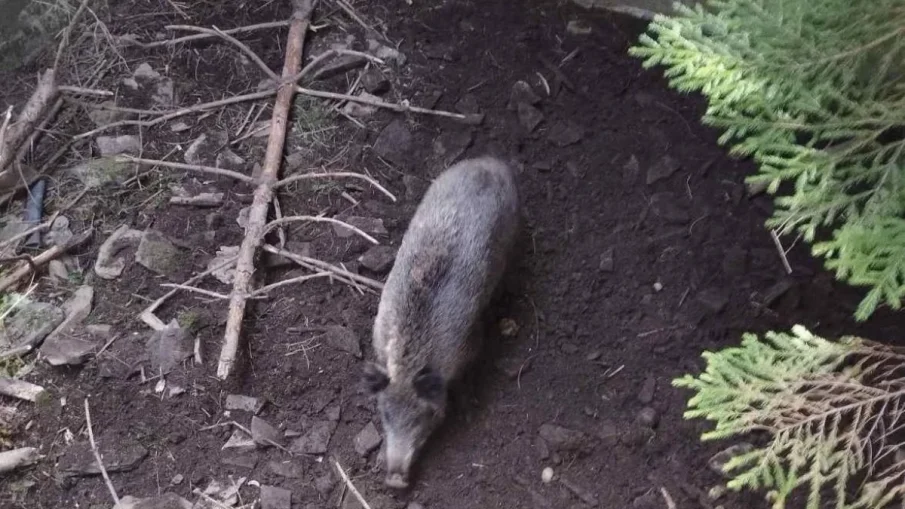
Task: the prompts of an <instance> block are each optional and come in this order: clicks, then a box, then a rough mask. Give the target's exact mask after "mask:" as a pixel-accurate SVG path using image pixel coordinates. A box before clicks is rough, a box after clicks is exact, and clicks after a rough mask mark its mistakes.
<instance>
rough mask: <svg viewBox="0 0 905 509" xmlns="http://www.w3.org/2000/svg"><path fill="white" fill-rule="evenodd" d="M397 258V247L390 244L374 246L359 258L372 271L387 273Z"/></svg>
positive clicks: (362, 264) (363, 265)
mask: <svg viewBox="0 0 905 509" xmlns="http://www.w3.org/2000/svg"><path fill="white" fill-rule="evenodd" d="M395 260H396V249H394V248H392V247H390V246H374V247H372V248H371V249H368V250H367V251H365V254H363V255H361V256H360V257H359V258H358V263H360V264H361V266H362V267H364V268H366V269H368V270H370V271H371V272H376V273H378V274H385V273H386V272H388V271H389V270H390V269H391V268H392V267H393V262H394V261H395Z"/></svg>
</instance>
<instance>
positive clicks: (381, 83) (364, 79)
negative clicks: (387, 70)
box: [361, 67, 390, 95]
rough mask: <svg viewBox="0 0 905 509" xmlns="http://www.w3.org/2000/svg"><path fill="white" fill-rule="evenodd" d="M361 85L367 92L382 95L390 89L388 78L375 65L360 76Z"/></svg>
mask: <svg viewBox="0 0 905 509" xmlns="http://www.w3.org/2000/svg"><path fill="white" fill-rule="evenodd" d="M361 86H362V87H363V88H364V89H365V90H366V91H367V92H368V93H369V94H374V95H382V94H385V93H387V92H389V91H390V80H388V79H387V77H386V76H385V75H384V74H383V73H382V72H381V71H380V69H378V68H376V67H371V68H370V69H368V70H367V71H365V73H364V74H363V75H362V76H361Z"/></svg>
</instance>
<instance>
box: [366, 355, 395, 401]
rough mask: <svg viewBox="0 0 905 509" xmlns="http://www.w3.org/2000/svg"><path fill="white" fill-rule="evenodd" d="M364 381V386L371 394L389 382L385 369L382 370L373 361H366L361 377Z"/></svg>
mask: <svg viewBox="0 0 905 509" xmlns="http://www.w3.org/2000/svg"><path fill="white" fill-rule="evenodd" d="M362 379H363V381H364V385H365V388H366V389H367V390H368V392H370V393H371V394H377V393H378V392H380V391H382V390H384V389H386V386H387V385H389V384H390V377H388V376H387V373H386V371H384V370H383V368H381V367H380V366H378V365H377V364H374V363H373V362H368V363H366V364H365V367H364V373H363V377H362Z"/></svg>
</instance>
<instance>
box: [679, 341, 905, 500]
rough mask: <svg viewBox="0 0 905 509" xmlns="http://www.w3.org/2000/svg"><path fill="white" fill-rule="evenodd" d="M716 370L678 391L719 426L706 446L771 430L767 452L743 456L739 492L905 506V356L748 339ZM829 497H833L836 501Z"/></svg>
mask: <svg viewBox="0 0 905 509" xmlns="http://www.w3.org/2000/svg"><path fill="white" fill-rule="evenodd" d="M704 358H705V359H706V361H707V367H706V370H705V371H704V373H702V374H700V375H699V376H698V377H692V376H689V375H686V376H685V377H683V378H680V379H677V380H675V381H673V385H675V386H677V387H683V388H688V389H693V390H694V391H696V395H695V396H694V397H692V398H691V399H690V400H689V402H688V410H687V411H686V413H685V417H686V418H687V419H691V418H705V419H708V420H711V421H715V422H716V427H715V428H714V429H713V430H712V431H710V432H707V433H705V434H704V435H703V436H702V438H703V439H705V440H713V439H723V438H728V437H732V436H736V435H741V434H746V433H750V432H757V431H761V432H767V433H768V434H769V436H770V441H769V443H768V444H767V445H765V446H763V447H760V448H755V449H753V450H751V451H750V452H747V453H744V454H741V455H738V456H735V457H734V458H732V459H731V460H730V461H729V462H728V463H727V464H726V465H725V470H726V472H727V473H729V474H730V475H731V476H732V480H731V481H730V482H729V484H728V486H729V487H730V488H732V489H736V490H738V489H741V488H752V489H766V490H767V491H768V494H769V498H770V499H771V500H772V502H773V507H774V509H782V508H784V507H786V503H787V501H788V499H789V496H790V495H791V494H792V493H793V492H796V490H799V488H801V489H802V491H804V492H805V493H806V494H807V502H808V503H807V507H808V509H817V508H818V507H831V505H830V503H829V502H828V501H827V499H828V498H831V499H832V500H833V505H832V507H836V508H837V509H881V508H883V507H887V506H889V505H891V504H893V503H897V504H899V505H898V506H901V504H902V503H903V499H902V496H903V494H905V456H902V455H901V452H900V451H901V448H902V447H903V445H905V442H903V439H905V437H903V436H902V433H901V430H902V428H903V426H905V351H901V350H896V349H892V348H889V347H885V346H882V345H879V344H877V343H873V342H870V341H868V340H865V339H861V338H855V337H847V338H842V339H841V340H840V341H838V342H831V341H827V340H826V339H823V338H820V337H818V336H815V335H813V334H811V333H810V332H808V331H807V330H806V329H805V328H803V327H801V326H796V327H794V328H793V329H792V332H791V333H774V332H770V333H767V334H765V335H764V337H763V338H759V337H757V336H756V335H753V334H746V335H745V336H744V338H743V341H742V344H741V346H739V347H736V348H728V349H725V350H722V351H720V352H715V353H713V352H705V353H704ZM828 494H830V495H829V496H828Z"/></svg>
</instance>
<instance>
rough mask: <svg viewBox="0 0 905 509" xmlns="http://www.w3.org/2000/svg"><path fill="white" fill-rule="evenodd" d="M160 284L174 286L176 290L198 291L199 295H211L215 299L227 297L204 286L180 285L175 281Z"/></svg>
mask: <svg viewBox="0 0 905 509" xmlns="http://www.w3.org/2000/svg"><path fill="white" fill-rule="evenodd" d="M160 286H163V287H165V288H176V289H178V290H185V291H187V292H195V293H200V294H201V295H207V296H208V297H213V298H215V299H224V300H226V299H228V298H229V295H223V294H222V293H217V292H212V291H210V290H205V289H204V288H198V287H197V286H189V285H180V284H176V283H164V284H162V285H160Z"/></svg>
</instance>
